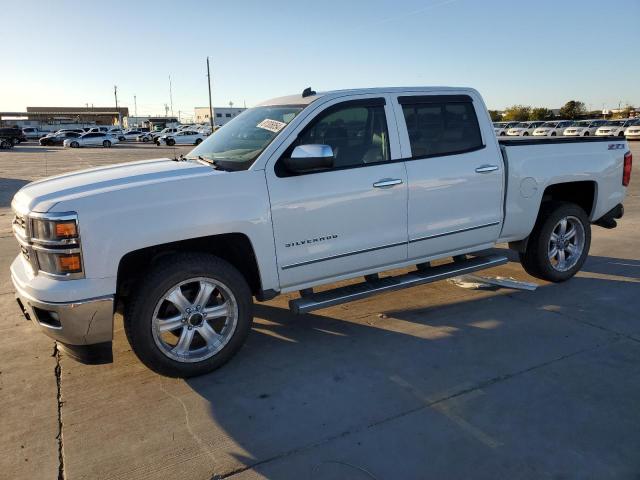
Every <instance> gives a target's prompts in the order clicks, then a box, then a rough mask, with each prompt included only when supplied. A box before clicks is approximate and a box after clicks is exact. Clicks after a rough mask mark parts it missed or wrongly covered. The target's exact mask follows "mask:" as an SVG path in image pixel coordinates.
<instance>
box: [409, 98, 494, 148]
mask: <svg viewBox="0 0 640 480" xmlns="http://www.w3.org/2000/svg"><path fill="white" fill-rule="evenodd" d="M452 97H453V98H447V97H446V96H445V97H439V96H432V97H416V98H415V100H413V98H414V97H399V98H398V101H399V102H400V104H401V105H402V113H403V114H404V119H405V122H406V125H407V130H408V133H409V142H410V144H411V155H412V157H413V158H416V157H426V156H434V155H450V154H455V153H463V152H466V151H470V150H475V149H479V148H482V147H483V143H482V136H481V135H480V126H479V125H478V119H477V117H476V112H475V110H474V108H473V103H472V101H471V98H470V97H468V96H464V95H455V96H452Z"/></svg>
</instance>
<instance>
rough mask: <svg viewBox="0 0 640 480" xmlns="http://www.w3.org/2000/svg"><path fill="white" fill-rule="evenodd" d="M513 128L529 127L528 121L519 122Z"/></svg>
mask: <svg viewBox="0 0 640 480" xmlns="http://www.w3.org/2000/svg"><path fill="white" fill-rule="evenodd" d="M513 128H529V124H528V123H518V124H516V125H514V126H513Z"/></svg>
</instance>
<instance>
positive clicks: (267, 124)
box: [256, 118, 287, 133]
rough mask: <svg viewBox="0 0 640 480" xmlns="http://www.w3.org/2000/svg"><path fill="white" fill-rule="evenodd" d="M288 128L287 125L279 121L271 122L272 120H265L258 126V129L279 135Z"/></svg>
mask: <svg viewBox="0 0 640 480" xmlns="http://www.w3.org/2000/svg"><path fill="white" fill-rule="evenodd" d="M286 126H287V124H286V123H284V122H279V121H278V120H271V119H270V118H265V119H264V120H262V121H261V122H260V123H259V124H258V125H256V127H258V128H262V129H264V130H269V131H270V132H273V133H278V132H279V131H280V130H282V129H283V128H284V127H286Z"/></svg>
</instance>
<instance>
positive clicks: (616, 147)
mask: <svg viewBox="0 0 640 480" xmlns="http://www.w3.org/2000/svg"><path fill="white" fill-rule="evenodd" d="M623 148H624V143H610V144H609V150H622V149H623Z"/></svg>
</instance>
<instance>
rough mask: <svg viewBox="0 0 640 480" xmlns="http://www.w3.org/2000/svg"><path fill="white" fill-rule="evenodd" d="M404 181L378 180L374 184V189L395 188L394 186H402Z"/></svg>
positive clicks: (393, 179) (395, 179)
mask: <svg viewBox="0 0 640 480" xmlns="http://www.w3.org/2000/svg"><path fill="white" fill-rule="evenodd" d="M401 183H402V180H400V179H399V178H383V179H382V180H378V181H377V182H376V183H374V184H373V187H374V188H385V187H393V186H394V185H400V184H401Z"/></svg>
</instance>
